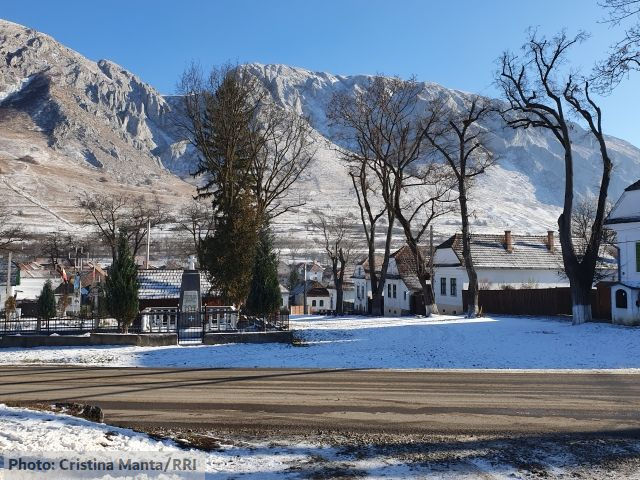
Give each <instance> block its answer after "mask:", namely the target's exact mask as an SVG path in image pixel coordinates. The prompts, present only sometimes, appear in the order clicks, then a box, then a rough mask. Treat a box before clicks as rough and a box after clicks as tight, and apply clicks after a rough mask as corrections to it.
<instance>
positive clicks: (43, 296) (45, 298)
mask: <svg viewBox="0 0 640 480" xmlns="http://www.w3.org/2000/svg"><path fill="white" fill-rule="evenodd" d="M55 316H56V297H55V295H54V294H53V286H52V285H51V280H47V281H46V282H45V284H44V286H43V287H42V291H41V292H40V296H39V297H38V321H37V323H36V330H37V331H38V332H39V331H40V328H41V326H42V320H45V321H47V322H48V321H49V320H50V319H52V318H53V317H55Z"/></svg>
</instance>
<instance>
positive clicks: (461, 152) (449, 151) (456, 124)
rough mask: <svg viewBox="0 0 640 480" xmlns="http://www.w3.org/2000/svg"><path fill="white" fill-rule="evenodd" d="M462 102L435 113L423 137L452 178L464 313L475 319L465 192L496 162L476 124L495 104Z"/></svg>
mask: <svg viewBox="0 0 640 480" xmlns="http://www.w3.org/2000/svg"><path fill="white" fill-rule="evenodd" d="M464 103H465V104H464V106H463V107H462V109H461V110H460V111H459V112H452V113H449V114H448V115H447V114H440V112H437V113H438V116H439V118H440V119H441V120H440V126H439V127H436V128H430V129H426V130H425V136H426V137H427V139H428V140H429V143H430V144H431V145H432V146H433V147H434V148H435V149H436V151H437V152H438V153H439V154H440V155H441V156H442V157H443V158H444V159H445V161H446V164H447V165H448V166H449V168H450V171H451V173H453V176H454V179H455V183H456V188H457V191H458V203H459V206H460V220H461V222H462V257H463V258H464V263H465V269H466V271H467V276H468V277H469V303H468V307H467V316H468V317H469V318H475V316H476V315H477V311H478V290H479V286H478V274H477V273H476V269H475V267H474V264H473V256H472V254H471V232H470V228H469V217H470V216H471V212H470V211H469V191H470V190H471V188H472V185H473V181H474V180H475V178H476V177H477V176H478V175H481V174H483V173H484V172H485V171H486V169H487V168H489V167H490V166H492V165H494V164H495V162H496V158H495V156H494V155H493V153H492V152H491V150H489V148H488V147H487V139H486V130H485V129H484V128H483V127H482V126H481V125H480V122H481V121H482V120H484V119H486V118H487V117H488V116H489V115H491V114H492V113H493V112H495V107H494V105H492V102H490V101H489V100H487V99H485V98H483V97H479V96H472V97H471V98H469V99H466V100H465V102H464Z"/></svg>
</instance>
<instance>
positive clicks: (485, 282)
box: [434, 266, 569, 314]
mask: <svg viewBox="0 0 640 480" xmlns="http://www.w3.org/2000/svg"><path fill="white" fill-rule="evenodd" d="M477 272H478V283H479V284H480V288H485V289H490V290H499V289H501V288H503V287H504V286H510V287H513V288H523V287H527V288H553V287H566V286H568V285H569V281H568V280H567V279H566V277H564V276H563V275H562V274H561V273H560V272H557V271H555V270H535V269H498V268H496V269H481V268H479V269H478V270H477ZM442 278H445V279H446V293H445V294H442V291H441V279H442ZM452 278H455V279H456V294H455V296H454V295H451V279H452ZM468 288H469V277H468V276H467V271H466V270H465V269H464V268H463V267H438V266H436V268H435V275H434V290H435V294H436V295H435V296H436V304H437V305H438V310H439V311H440V313H445V314H460V313H462V310H463V304H462V290H467V289H468Z"/></svg>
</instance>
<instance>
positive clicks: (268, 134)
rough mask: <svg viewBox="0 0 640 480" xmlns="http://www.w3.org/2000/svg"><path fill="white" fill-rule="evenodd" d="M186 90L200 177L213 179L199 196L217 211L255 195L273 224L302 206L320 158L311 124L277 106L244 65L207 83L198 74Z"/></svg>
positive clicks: (185, 83) (190, 72)
mask: <svg viewBox="0 0 640 480" xmlns="http://www.w3.org/2000/svg"><path fill="white" fill-rule="evenodd" d="M179 90H180V92H181V93H182V94H183V95H184V106H185V113H186V119H185V121H184V122H183V124H182V127H183V129H184V130H185V132H186V133H187V135H188V138H189V140H190V141H191V143H192V144H193V145H194V146H195V148H196V149H197V150H198V152H199V153H200V164H199V166H198V169H197V170H196V172H195V174H196V175H204V176H205V177H206V179H207V181H206V183H205V184H204V185H203V186H202V187H201V188H199V194H200V195H201V196H207V197H211V198H212V200H213V206H214V209H215V210H216V211H218V210H219V209H224V208H227V207H225V205H224V203H225V202H226V204H227V205H229V204H230V202H233V201H235V200H236V198H237V196H238V195H240V194H241V192H242V191H244V190H249V191H251V192H252V194H253V196H254V197H255V200H254V201H255V206H256V210H257V214H258V217H260V218H264V219H265V221H268V220H270V219H273V218H274V217H276V216H278V215H281V214H283V213H285V212H287V211H289V210H290V209H291V208H294V207H296V206H300V203H299V202H296V201H293V200H292V199H291V198H290V195H288V194H289V190H290V188H291V187H292V186H293V185H294V184H295V182H296V181H298V179H299V178H300V176H301V175H302V174H303V172H304V171H305V170H306V169H307V167H308V166H309V164H310V163H311V161H312V160H313V157H314V155H315V150H314V147H313V139H312V136H311V132H312V129H311V127H310V125H309V123H308V121H307V119H306V118H304V117H302V116H299V115H297V114H295V113H294V112H290V111H287V110H284V109H282V108H280V107H278V106H277V105H275V103H274V102H273V99H272V98H271V97H270V95H269V92H268V91H267V90H266V89H265V88H264V86H263V85H262V84H261V83H260V81H259V80H258V79H257V78H256V77H254V76H252V75H251V74H250V73H249V72H247V71H246V70H245V69H244V68H243V67H242V66H239V65H236V66H232V65H224V66H222V67H218V68H214V69H212V70H211V72H210V73H209V75H207V76H205V75H204V74H203V72H202V71H201V69H200V68H199V67H197V66H192V67H191V68H189V69H187V70H186V71H185V72H184V74H183V76H182V79H181V82H180V86H179Z"/></svg>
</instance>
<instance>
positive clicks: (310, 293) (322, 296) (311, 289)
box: [289, 280, 332, 313]
mask: <svg viewBox="0 0 640 480" xmlns="http://www.w3.org/2000/svg"><path fill="white" fill-rule="evenodd" d="M306 283H307V312H308V313H326V312H329V311H331V310H332V309H331V295H330V293H329V290H327V288H326V287H325V286H324V285H322V283H320V282H317V281H315V280H307V282H306ZM289 296H290V303H291V305H302V306H304V283H299V284H298V285H296V286H295V287H294V288H292V289H291V292H290V293H289Z"/></svg>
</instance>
